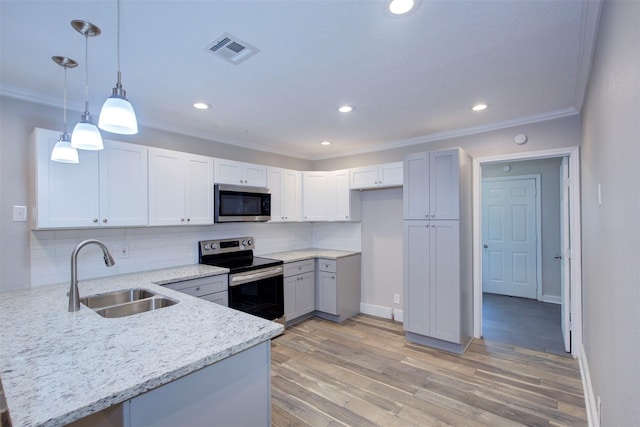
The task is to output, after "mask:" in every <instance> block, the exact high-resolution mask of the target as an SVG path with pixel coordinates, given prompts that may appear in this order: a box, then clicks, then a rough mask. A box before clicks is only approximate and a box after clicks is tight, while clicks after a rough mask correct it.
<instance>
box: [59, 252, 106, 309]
mask: <svg viewBox="0 0 640 427" xmlns="http://www.w3.org/2000/svg"><path fill="white" fill-rule="evenodd" d="M89 244H94V245H98V246H99V247H100V249H102V255H103V258H104V264H105V265H106V266H107V267H111V266H112V265H114V264H115V263H116V262H115V261H114V260H113V257H112V256H111V253H110V252H109V249H107V246H106V245H105V244H104V243H102V242H101V241H100V240H95V239H89V240H85V241H83V242H80V243H78V246H76V248H75V249H74V250H73V252H71V288H70V289H69V311H70V312H73V311H78V310H80V292H79V291H78V253H79V252H80V249H82V248H84V247H85V246H87V245H89Z"/></svg>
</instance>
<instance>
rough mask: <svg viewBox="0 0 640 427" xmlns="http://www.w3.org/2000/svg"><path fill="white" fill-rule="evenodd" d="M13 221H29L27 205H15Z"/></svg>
mask: <svg viewBox="0 0 640 427" xmlns="http://www.w3.org/2000/svg"><path fill="white" fill-rule="evenodd" d="M13 221H14V222H25V221H27V207H26V206H14V207H13Z"/></svg>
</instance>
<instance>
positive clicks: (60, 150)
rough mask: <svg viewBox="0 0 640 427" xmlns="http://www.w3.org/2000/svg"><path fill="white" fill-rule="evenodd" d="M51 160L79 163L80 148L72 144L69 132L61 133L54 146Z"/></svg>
mask: <svg viewBox="0 0 640 427" xmlns="http://www.w3.org/2000/svg"><path fill="white" fill-rule="evenodd" d="M51 160H53V161H54V162H60V163H79V162H80V159H79V158H78V150H76V149H75V148H73V147H72V146H71V137H70V136H69V134H68V133H67V132H65V133H63V134H62V135H60V139H59V140H58V142H56V145H54V146H53V150H52V151H51Z"/></svg>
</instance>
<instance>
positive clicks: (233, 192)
mask: <svg viewBox="0 0 640 427" xmlns="http://www.w3.org/2000/svg"><path fill="white" fill-rule="evenodd" d="M214 192H215V210H214V211H215V222H265V221H269V220H270V219H271V193H270V192H269V189H267V188H262V187H246V186H241V185H227V184H215V186H214Z"/></svg>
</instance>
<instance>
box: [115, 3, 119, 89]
mask: <svg viewBox="0 0 640 427" xmlns="http://www.w3.org/2000/svg"><path fill="white" fill-rule="evenodd" d="M117 40H118V41H117V46H116V49H117V51H118V81H119V80H120V0H118V37H117Z"/></svg>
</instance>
